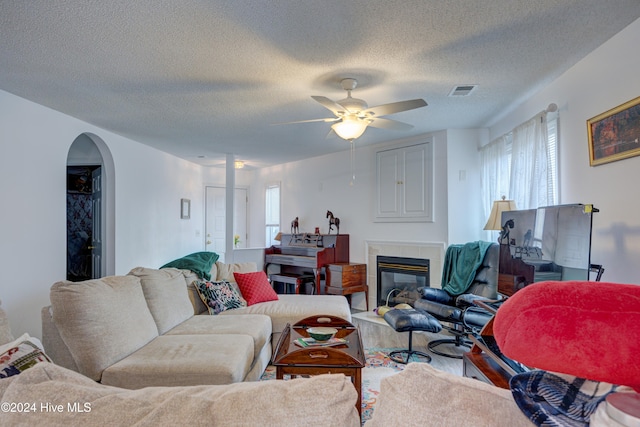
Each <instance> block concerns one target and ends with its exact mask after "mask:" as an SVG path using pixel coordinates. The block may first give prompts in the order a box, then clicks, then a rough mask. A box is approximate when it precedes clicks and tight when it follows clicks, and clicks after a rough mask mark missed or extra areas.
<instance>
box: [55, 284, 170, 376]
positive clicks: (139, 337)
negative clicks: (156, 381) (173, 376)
mask: <svg viewBox="0 0 640 427" xmlns="http://www.w3.org/2000/svg"><path fill="white" fill-rule="evenodd" d="M50 298H51V306H52V308H53V315H52V317H53V322H54V324H55V325H56V326H57V327H58V330H59V331H60V336H61V337H62V339H63V341H64V342H65V344H66V345H67V347H68V348H69V351H70V352H71V354H72V355H73V359H74V360H75V362H76V364H77V366H78V370H79V372H80V373H81V374H84V375H86V376H88V377H89V378H91V379H93V380H96V381H99V380H100V378H101V376H102V371H103V370H104V369H105V368H106V367H108V366H111V365H112V364H114V363H116V362H117V361H119V360H121V359H123V358H124V357H126V356H128V355H129V354H131V353H133V352H134V351H136V350H138V349H139V348H141V347H142V346H144V345H145V344H147V343H148V342H149V341H151V340H153V339H154V338H155V337H157V336H158V327H157V326H156V323H155V322H154V320H153V317H152V316H151V312H150V311H149V307H148V306H147V302H146V300H145V298H144V294H143V293H142V287H141V286H140V279H139V278H138V277H135V276H108V277H103V278H101V279H94V280H87V281H84V282H76V283H74V282H68V281H63V282H57V283H54V285H53V286H52V287H51V292H50Z"/></svg>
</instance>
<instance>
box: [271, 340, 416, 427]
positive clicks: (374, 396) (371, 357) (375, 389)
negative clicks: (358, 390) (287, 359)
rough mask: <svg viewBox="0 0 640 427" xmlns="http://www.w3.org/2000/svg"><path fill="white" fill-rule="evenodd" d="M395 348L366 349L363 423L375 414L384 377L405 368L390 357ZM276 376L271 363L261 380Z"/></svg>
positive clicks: (363, 382)
mask: <svg viewBox="0 0 640 427" xmlns="http://www.w3.org/2000/svg"><path fill="white" fill-rule="evenodd" d="M393 350H399V349H397V348H376V347H373V348H367V349H365V358H366V364H365V367H364V369H363V370H362V424H364V423H365V421H367V420H369V419H371V416H372V415H373V410H374V409H375V406H376V404H377V403H378V396H379V395H380V382H381V381H382V379H383V378H386V377H388V376H390V375H393V374H396V373H398V372H400V371H402V370H403V369H404V368H405V365H402V364H399V363H396V362H394V361H393V360H391V359H389V356H388V355H389V352H391V351H393ZM275 378H276V368H275V366H271V365H270V366H269V367H267V369H266V371H265V372H264V374H262V377H261V378H260V380H261V381H265V380H273V379H275Z"/></svg>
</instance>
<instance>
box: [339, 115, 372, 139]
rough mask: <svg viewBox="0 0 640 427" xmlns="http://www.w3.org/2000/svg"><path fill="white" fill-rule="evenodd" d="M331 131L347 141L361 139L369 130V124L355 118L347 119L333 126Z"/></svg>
mask: <svg viewBox="0 0 640 427" xmlns="http://www.w3.org/2000/svg"><path fill="white" fill-rule="evenodd" d="M331 129H333V131H334V132H335V133H336V134H338V136H339V137H340V138H342V139H344V140H347V141H353V140H354V139H357V138H360V137H361V136H362V134H363V133H364V131H365V130H366V129H367V122H365V121H363V120H358V119H355V118H345V119H342V121H340V122H338V123H335V124H333V125H331Z"/></svg>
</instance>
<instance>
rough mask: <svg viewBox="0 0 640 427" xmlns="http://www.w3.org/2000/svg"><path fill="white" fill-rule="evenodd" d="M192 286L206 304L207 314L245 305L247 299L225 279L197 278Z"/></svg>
mask: <svg viewBox="0 0 640 427" xmlns="http://www.w3.org/2000/svg"><path fill="white" fill-rule="evenodd" d="M194 286H195V288H196V290H197V291H198V294H199V295H200V299H201V300H202V302H203V303H204V304H205V305H206V306H207V310H208V311H209V314H218V313H220V312H222V311H225V310H233V309H234V308H242V307H246V306H247V301H245V299H244V298H242V297H241V296H240V293H239V292H238V291H237V290H236V288H235V287H233V286H231V284H230V283H229V282H227V281H226V280H222V281H220V282H205V281H203V280H197V281H195V282H194Z"/></svg>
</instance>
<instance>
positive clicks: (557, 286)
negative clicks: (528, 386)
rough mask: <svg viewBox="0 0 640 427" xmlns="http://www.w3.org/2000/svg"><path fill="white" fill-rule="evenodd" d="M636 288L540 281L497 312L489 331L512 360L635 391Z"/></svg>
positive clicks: (639, 315)
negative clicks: (631, 388) (491, 329)
mask: <svg viewBox="0 0 640 427" xmlns="http://www.w3.org/2000/svg"><path fill="white" fill-rule="evenodd" d="M638 325H640V285H623V284H618V283H605V282H581V281H568V282H539V283H535V284H533V285H529V286H527V287H525V288H524V289H522V290H520V291H518V292H516V293H515V294H514V295H513V296H512V297H510V298H509V299H508V300H507V301H506V302H505V303H504V304H502V306H501V307H500V309H499V310H498V313H497V314H496V317H495V320H494V324H493V332H494V335H495V338H496V341H497V343H498V346H500V350H501V351H502V352H503V353H504V354H505V355H506V356H507V357H510V358H511V359H514V360H517V361H518V362H521V363H524V364H525V365H527V366H530V367H534V368H538V369H543V370H546V371H552V372H559V373H563V374H569V375H573V376H576V377H580V378H586V379H590V380H593V381H602V382H607V383H610V384H619V385H626V386H630V387H633V388H634V389H635V390H637V391H640V363H638V355H639V354H640V337H639V336H638Z"/></svg>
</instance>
